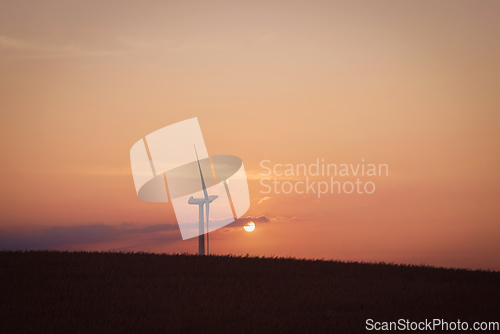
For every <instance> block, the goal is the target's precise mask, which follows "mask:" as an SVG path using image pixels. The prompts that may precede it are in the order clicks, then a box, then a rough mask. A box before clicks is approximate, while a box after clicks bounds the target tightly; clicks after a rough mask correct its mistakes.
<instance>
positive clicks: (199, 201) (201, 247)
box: [188, 145, 219, 255]
mask: <svg viewBox="0 0 500 334" xmlns="http://www.w3.org/2000/svg"><path fill="white" fill-rule="evenodd" d="M194 153H195V154H196V160H197V161H198V169H199V170H200V177H201V186H202V188H203V195H204V198H193V196H191V197H190V198H189V200H188V203H189V204H193V205H198V206H199V209H200V221H199V237H198V253H199V254H200V255H205V231H204V221H203V205H204V204H206V207H205V210H206V215H207V255H208V254H209V241H208V222H209V213H210V203H212V202H213V201H214V200H216V199H217V198H218V197H219V196H217V195H211V196H208V192H207V187H206V186H205V180H204V178H203V173H202V171H201V166H200V159H198V152H196V145H195V146H194Z"/></svg>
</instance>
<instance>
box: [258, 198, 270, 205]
mask: <svg viewBox="0 0 500 334" xmlns="http://www.w3.org/2000/svg"><path fill="white" fill-rule="evenodd" d="M269 199H271V197H269V196H266V197H262V198H261V199H260V200H259V202H258V203H257V204H260V203H262V202H265V201H267V200H269Z"/></svg>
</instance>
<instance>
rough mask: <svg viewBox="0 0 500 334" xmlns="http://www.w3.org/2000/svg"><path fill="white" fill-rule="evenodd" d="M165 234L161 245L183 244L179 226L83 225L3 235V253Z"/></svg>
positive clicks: (0, 246) (1, 237)
mask: <svg viewBox="0 0 500 334" xmlns="http://www.w3.org/2000/svg"><path fill="white" fill-rule="evenodd" d="M158 232H169V233H167V234H165V233H163V235H161V236H160V239H161V242H169V241H175V240H180V239H181V236H180V232H179V228H178V226H177V224H157V225H149V226H144V227H137V226H136V224H133V223H124V224H121V225H116V226H115V225H104V224H94V225H82V226H70V227H60V226H55V227H50V228H46V229H44V230H42V231H41V232H38V233H37V232H31V233H22V232H2V233H1V234H0V250H24V249H34V250H38V249H57V248H61V247H71V246H75V245H83V244H98V243H105V242H110V241H117V240H123V239H126V238H134V237H136V236H138V235H145V234H156V233H158Z"/></svg>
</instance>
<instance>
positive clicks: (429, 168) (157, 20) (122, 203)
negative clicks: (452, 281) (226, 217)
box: [0, 1, 500, 270]
mask: <svg viewBox="0 0 500 334" xmlns="http://www.w3.org/2000/svg"><path fill="white" fill-rule="evenodd" d="M499 10H500V4H499V3H498V2H497V1H483V2H481V5H480V6H479V5H478V4H477V3H474V2H472V1H468V2H463V1H440V2H434V1H413V2H412V3H409V2H404V3H402V2H399V1H383V2H376V3H375V2H372V1H354V2H349V3H347V2H345V3H335V2H332V1H324V2H323V1H317V2H305V1H303V2H299V1H291V2H290V1H289V2H269V1H260V2H255V1H253V2H248V3H246V4H242V3H238V4H236V2H234V1H225V2H223V1H215V2H214V1H198V2H189V3H188V2H182V3H181V2H179V3H177V4H171V3H168V4H167V3H166V2H162V1H157V2H151V3H149V4H142V3H136V2H132V1H106V2H102V1H96V2H91V1H88V2H85V3H80V4H75V3H66V2H58V1H53V2H48V3H45V4H41V3H39V2H35V1H31V2H15V3H1V4H0V117H1V119H0V129H1V132H0V136H1V141H0V149H1V152H2V153H3V158H2V163H1V165H0V171H1V173H0V187H1V188H0V196H1V201H0V248H9V247H11V248H12V247H14V246H15V245H23V246H25V247H33V248H37V247H38V248H47V247H52V248H57V249H99V250H101V249H104V250H109V249H122V250H144V251H160V252H161V251H167V252H182V251H189V252H196V250H197V245H196V240H189V241H181V240H179V238H180V234H179V231H178V230H168V229H167V230H165V229H164V230H161V228H159V229H160V230H159V231H156V230H155V231H152V230H148V229H147V228H146V227H148V226H160V225H159V224H175V219H174V214H173V209H172V206H171V204H169V203H166V204H156V203H147V202H142V201H140V200H139V199H138V198H137V195H136V193H135V188H134V183H133V179H132V175H131V170H130V160H129V151H130V148H131V147H132V145H133V144H134V143H135V142H136V141H137V140H139V139H140V138H142V137H144V136H145V135H147V134H149V133H151V132H153V131H155V130H157V129H159V128H162V127H164V126H167V125H170V124H173V123H176V122H179V121H182V120H185V119H188V118H192V117H198V120H199V122H200V126H201V129H202V131H203V135H204V139H205V143H206V146H207V149H208V152H209V154H232V155H235V156H238V157H240V158H241V159H242V160H243V162H244V164H245V168H246V171H247V176H248V177H249V187H250V197H251V200H252V202H251V207H250V210H249V211H248V213H247V215H246V216H247V217H262V216H265V218H260V222H259V220H258V219H255V221H256V225H257V227H256V229H255V231H254V232H251V233H248V232H244V231H243V229H242V228H241V226H236V225H237V224H235V225H234V226H233V227H231V226H229V228H228V229H227V230H225V231H218V232H214V233H212V234H213V236H212V238H211V250H212V251H213V252H216V253H222V254H227V253H233V254H246V253H249V254H251V255H271V254H274V255H280V256H287V255H290V256H296V257H308V258H309V257H313V258H335V259H340V260H359V261H386V262H398V263H400V262H402V263H414V264H420V263H424V264H430V265H437V266H455V267H470V268H492V269H495V270H500V256H499V255H498V254H500V206H499V205H498V203H499V200H500V193H499V189H500V188H499V186H500V182H499V181H500V178H499V176H498V170H499V167H500V155H499V152H500V147H499V146H500V145H499V144H500V133H499V131H498V124H500V122H499V121H500V113H499V110H500V98H499V95H498V91H499V89H500V23H499V21H498V13H499ZM317 158H319V159H325V162H328V163H335V164H342V163H346V164H358V163H361V159H365V163H376V164H379V163H384V164H388V165H389V176H387V177H384V176H381V177H371V178H365V179H364V180H365V181H373V182H374V183H375V184H376V187H377V188H376V191H375V192H374V193H373V194H371V195H367V194H329V195H324V196H322V197H321V198H320V199H318V198H317V196H314V195H312V194H309V195H297V194H289V195H284V194H268V195H265V194H262V193H261V191H264V190H265V188H263V187H262V186H261V185H260V183H259V182H260V179H261V176H260V175H259V173H264V172H265V170H263V169H262V168H261V167H260V162H261V161H262V160H270V161H271V162H272V164H275V163H282V164H286V163H292V164H297V163H304V164H311V163H314V162H315V161H316V159H317ZM347 180H350V179H349V178H347V177H346V178H343V179H341V180H340V181H343V182H344V181H347ZM266 196H268V197H269V199H268V200H265V201H263V202H261V203H260V204H258V202H259V201H260V200H261V199H262V198H264V197H266ZM265 220H267V222H265ZM96 224H103V225H96ZM161 226H164V225H161ZM169 226H170V225H169ZM54 227H57V228H55V229H54ZM141 229H142V230H141ZM153 229H154V228H153ZM47 231H48V232H47ZM58 233H59V234H58ZM73 234H78V235H86V237H85V238H83V239H78V238H73V239H72V237H68V236H71V235H73ZM65 238H67V239H65ZM64 240H67V241H64ZM12 245H14V246H12Z"/></svg>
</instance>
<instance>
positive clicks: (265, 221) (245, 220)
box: [227, 216, 269, 227]
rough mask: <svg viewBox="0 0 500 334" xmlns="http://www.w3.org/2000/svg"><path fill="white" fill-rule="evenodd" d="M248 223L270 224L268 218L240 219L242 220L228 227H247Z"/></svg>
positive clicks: (237, 220)
mask: <svg viewBox="0 0 500 334" xmlns="http://www.w3.org/2000/svg"><path fill="white" fill-rule="evenodd" d="M248 222H254V223H268V222H269V218H267V217H266V216H260V217H245V218H240V219H236V220H235V221H234V222H232V223H231V224H229V225H227V227H237V226H245V224H247V223H248Z"/></svg>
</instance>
